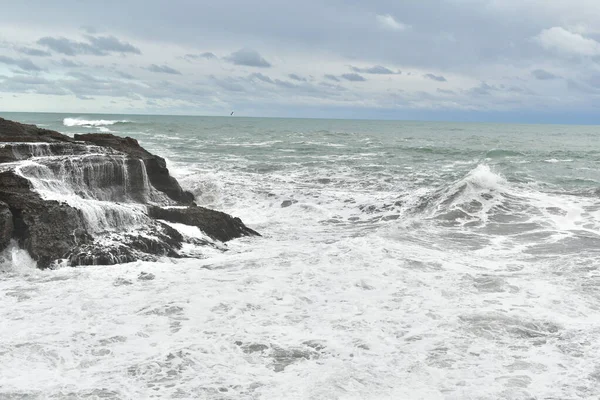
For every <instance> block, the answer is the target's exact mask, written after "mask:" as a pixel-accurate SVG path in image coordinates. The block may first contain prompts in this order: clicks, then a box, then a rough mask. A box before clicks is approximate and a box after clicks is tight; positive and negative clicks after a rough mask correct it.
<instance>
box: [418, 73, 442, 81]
mask: <svg viewBox="0 0 600 400" xmlns="http://www.w3.org/2000/svg"><path fill="white" fill-rule="evenodd" d="M423 76H424V77H425V78H427V79H431V80H432V81H437V82H447V80H446V78H445V77H444V76H442V75H434V74H425V75H423Z"/></svg>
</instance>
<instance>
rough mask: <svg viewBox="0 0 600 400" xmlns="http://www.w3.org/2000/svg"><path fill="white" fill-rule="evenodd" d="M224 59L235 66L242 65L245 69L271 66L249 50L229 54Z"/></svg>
mask: <svg viewBox="0 0 600 400" xmlns="http://www.w3.org/2000/svg"><path fill="white" fill-rule="evenodd" d="M225 59H226V60H227V61H229V62H231V63H233V64H235V65H244V66H247V67H259V68H269V67H271V64H270V63H269V62H268V61H267V60H265V59H264V58H263V57H262V56H261V55H260V54H259V53H258V52H257V51H255V50H251V49H241V50H238V51H236V52H234V53H231V55H229V56H228V57H225Z"/></svg>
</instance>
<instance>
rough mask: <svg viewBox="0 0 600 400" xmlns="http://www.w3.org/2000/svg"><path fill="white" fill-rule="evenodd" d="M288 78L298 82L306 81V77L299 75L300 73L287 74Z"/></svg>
mask: <svg viewBox="0 0 600 400" xmlns="http://www.w3.org/2000/svg"><path fill="white" fill-rule="evenodd" d="M288 76H289V78H290V79H292V80H294V81H298V82H306V78H304V77H302V76H300V75H296V74H289V75H288Z"/></svg>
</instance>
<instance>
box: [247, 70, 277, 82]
mask: <svg viewBox="0 0 600 400" xmlns="http://www.w3.org/2000/svg"><path fill="white" fill-rule="evenodd" d="M249 78H250V79H258V80H259V81H263V82H266V83H274V82H273V80H272V79H271V78H269V77H268V76H266V75H263V74H261V73H260V72H255V73H253V74H250V76H249Z"/></svg>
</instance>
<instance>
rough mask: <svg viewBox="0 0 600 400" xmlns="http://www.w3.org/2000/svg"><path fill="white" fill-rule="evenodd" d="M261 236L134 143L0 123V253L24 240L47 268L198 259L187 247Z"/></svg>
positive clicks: (156, 157) (22, 245)
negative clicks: (209, 204)
mask: <svg viewBox="0 0 600 400" xmlns="http://www.w3.org/2000/svg"><path fill="white" fill-rule="evenodd" d="M178 225H186V226H190V227H196V228H198V229H199V230H200V231H201V232H202V233H203V234H204V235H206V239H201V238H198V237H194V236H189V235H186V234H185V233H182V232H181V231H180V230H178V229H177V226H178ZM252 235H259V234H258V233H257V232H255V231H254V230H252V229H250V228H248V227H246V226H245V225H244V223H243V222H242V221H241V220H240V219H239V218H235V217H232V216H230V215H228V214H225V213H222V212H219V211H215V210H210V209H207V208H204V207H199V206H197V205H196V204H195V203H194V196H193V195H192V193H190V192H187V191H185V190H183V189H182V188H181V186H180V185H179V183H178V182H177V180H176V179H175V178H174V177H172V176H171V175H170V174H169V170H168V169H167V166H166V162H165V160H164V159H163V158H161V157H159V156H157V155H154V154H151V153H149V152H148V151H146V150H145V149H144V148H142V147H141V146H140V145H139V143H138V142H137V141H136V140H135V139H132V138H129V137H125V138H124V137H119V136H115V135H112V134H84V135H75V136H74V138H71V137H69V136H66V135H63V134H61V133H59V132H55V131H51V130H47V129H42V128H39V127H36V126H34V125H25V124H21V123H18V122H13V121H9V120H5V119H2V118H0V250H3V249H5V248H6V247H8V246H9V245H10V243H11V241H16V242H17V243H18V245H19V246H20V247H21V248H23V249H25V250H27V251H28V252H29V254H30V255H31V257H32V258H33V259H34V260H35V261H36V262H37V265H38V267H39V268H49V267H52V266H53V265H57V264H58V263H63V264H64V263H66V265H70V266H78V265H112V264H118V263H125V262H132V261H137V260H145V261H152V260H156V259H157V258H158V257H163V256H167V257H176V258H178V257H189V256H190V253H189V252H183V251H182V247H183V245H184V244H186V243H188V244H191V245H194V246H203V245H214V243H212V242H215V241H216V242H226V241H228V240H231V239H235V238H239V237H242V236H252ZM194 254H195V253H194Z"/></svg>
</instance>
